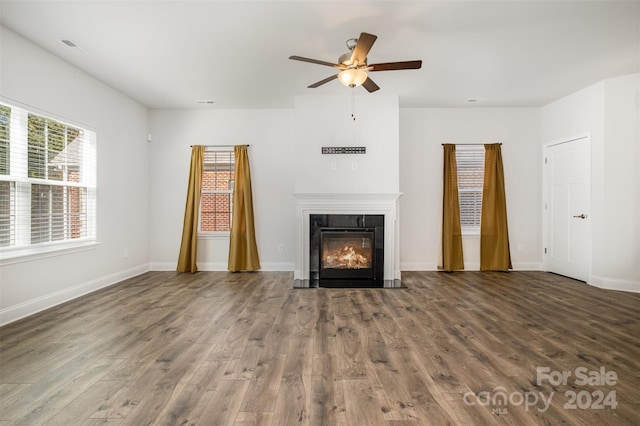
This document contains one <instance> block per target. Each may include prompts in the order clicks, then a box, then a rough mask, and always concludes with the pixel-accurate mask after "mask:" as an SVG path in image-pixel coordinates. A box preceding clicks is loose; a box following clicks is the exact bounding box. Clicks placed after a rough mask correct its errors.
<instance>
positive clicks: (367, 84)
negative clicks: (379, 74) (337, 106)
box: [362, 77, 380, 93]
mask: <svg viewBox="0 0 640 426" xmlns="http://www.w3.org/2000/svg"><path fill="white" fill-rule="evenodd" d="M362 87H364V88H365V89H367V92H369V93H371V92H375V91H376V90H379V89H380V87H378V85H377V84H375V83H374V82H373V80H371V78H369V77H367V79H366V80H365V81H364V83H362Z"/></svg>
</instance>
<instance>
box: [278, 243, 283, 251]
mask: <svg viewBox="0 0 640 426" xmlns="http://www.w3.org/2000/svg"><path fill="white" fill-rule="evenodd" d="M283 252H284V244H282V243H280V244H278V253H283Z"/></svg>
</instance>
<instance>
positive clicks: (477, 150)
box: [456, 145, 484, 235]
mask: <svg viewBox="0 0 640 426" xmlns="http://www.w3.org/2000/svg"><path fill="white" fill-rule="evenodd" d="M456 162H457V165H458V197H459V200H460V226H461V227H462V233H463V234H467V235H469V234H478V233H479V232H480V216H481V213H482V184H483V179H484V145H456Z"/></svg>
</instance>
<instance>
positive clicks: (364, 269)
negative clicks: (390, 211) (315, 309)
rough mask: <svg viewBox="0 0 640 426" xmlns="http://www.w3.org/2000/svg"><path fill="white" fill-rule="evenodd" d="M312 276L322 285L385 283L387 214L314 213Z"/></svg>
mask: <svg viewBox="0 0 640 426" xmlns="http://www.w3.org/2000/svg"><path fill="white" fill-rule="evenodd" d="M309 219H310V220H309V225H310V229H309V236H310V244H309V261H310V264H309V266H310V268H309V272H310V274H309V278H310V279H311V280H312V281H313V282H314V284H315V285H317V286H319V287H382V286H383V284H384V215H357V214H324V215H319V214H312V215H310V217H309Z"/></svg>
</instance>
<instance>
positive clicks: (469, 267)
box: [400, 262, 542, 271]
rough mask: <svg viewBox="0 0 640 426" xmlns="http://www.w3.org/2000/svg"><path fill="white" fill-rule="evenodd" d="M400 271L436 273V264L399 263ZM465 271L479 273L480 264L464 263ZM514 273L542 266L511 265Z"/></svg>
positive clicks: (528, 263) (530, 263) (535, 264)
mask: <svg viewBox="0 0 640 426" xmlns="http://www.w3.org/2000/svg"><path fill="white" fill-rule="evenodd" d="M400 270H401V271H438V265H437V264H436V263H410V262H406V263H402V262H401V263H400ZM464 270H465V271H479V270H480V262H465V263H464ZM513 270H514V271H542V264H541V263H538V262H521V263H514V264H513Z"/></svg>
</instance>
